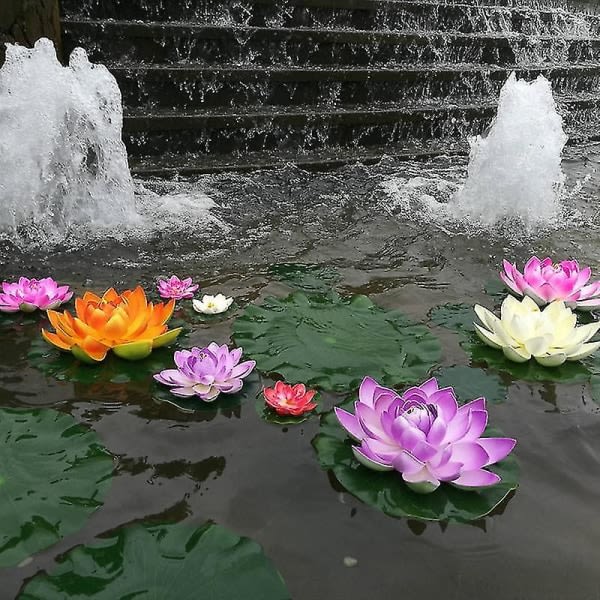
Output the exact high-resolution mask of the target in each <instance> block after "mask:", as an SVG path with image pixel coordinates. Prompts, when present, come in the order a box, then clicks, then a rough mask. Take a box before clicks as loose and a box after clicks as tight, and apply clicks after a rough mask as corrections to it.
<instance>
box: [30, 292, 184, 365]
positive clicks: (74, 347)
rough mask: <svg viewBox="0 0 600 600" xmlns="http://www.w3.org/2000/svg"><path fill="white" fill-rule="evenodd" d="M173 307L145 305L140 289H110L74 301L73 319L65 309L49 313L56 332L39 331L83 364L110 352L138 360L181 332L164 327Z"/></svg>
mask: <svg viewBox="0 0 600 600" xmlns="http://www.w3.org/2000/svg"><path fill="white" fill-rule="evenodd" d="M174 308H175V300H169V302H167V303H163V302H160V303H159V304H152V302H148V301H147V300H146V294H145V293H144V290H143V289H142V288H141V287H139V286H138V287H137V288H135V289H134V290H126V291H125V292H123V293H122V294H119V293H117V292H116V291H115V290H114V289H113V288H110V289H109V290H108V291H106V292H105V293H104V295H103V296H102V297H101V298H100V297H99V296H96V294H93V293H92V292H86V293H85V294H84V295H83V298H76V300H75V316H72V315H71V313H70V312H69V311H68V310H66V311H65V312H64V313H62V314H60V313H58V312H56V311H53V310H49V311H48V318H49V319H50V323H51V324H52V326H53V327H54V329H56V333H52V332H49V331H46V330H44V329H42V335H43V336H44V338H45V339H46V341H47V342H49V343H50V344H52V345H54V346H56V347H57V348H60V349H61V350H69V351H71V352H72V353H73V354H74V355H75V357H76V358H78V359H79V360H82V361H84V362H88V363H97V362H100V361H102V360H104V359H105V358H106V355H107V353H108V351H109V350H112V351H113V352H114V353H115V354H116V355H117V356H120V357H121V358H125V359H128V360H140V359H142V358H146V357H147V356H148V355H149V354H150V353H151V352H152V350H153V348H158V347H160V346H165V345H167V344H170V343H171V342H173V341H174V340H175V338H176V337H177V336H178V335H179V334H180V333H181V327H178V328H177V329H171V330H169V329H168V327H167V325H166V323H167V321H168V320H169V319H170V318H171V315H172V314H173V309H174Z"/></svg>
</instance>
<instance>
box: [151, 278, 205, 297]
mask: <svg viewBox="0 0 600 600" xmlns="http://www.w3.org/2000/svg"><path fill="white" fill-rule="evenodd" d="M156 287H157V288H158V293H159V294H160V297H161V298H174V299H175V300H184V299H187V298H193V297H194V292H195V291H196V290H197V289H198V288H199V287H200V286H199V285H194V283H193V282H192V278H191V277H188V278H187V279H179V277H177V276H175V275H173V276H172V277H170V278H169V279H159V281H158V284H157V286H156Z"/></svg>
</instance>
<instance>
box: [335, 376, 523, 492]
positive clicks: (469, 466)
mask: <svg viewBox="0 0 600 600" xmlns="http://www.w3.org/2000/svg"><path fill="white" fill-rule="evenodd" d="M354 408H355V410H354V414H351V413H349V412H347V411H345V410H342V409H341V408H336V409H335V414H336V416H337V418H338V420H339V422H340V423H341V425H342V427H344V429H346V431H347V432H348V433H349V434H350V436H351V437H353V438H354V439H355V440H356V441H357V442H360V445H359V446H353V448H352V450H353V452H354V456H355V457H356V458H357V460H358V461H359V462H361V463H362V464H363V465H365V466H366V467H369V468H370V469H374V470H376V471H392V470H396V471H398V472H399V473H401V474H402V478H403V479H404V481H405V482H406V484H407V485H408V486H409V487H410V488H411V489H412V490H413V491H415V492H418V493H421V494H428V493H430V492H433V491H435V490H436V489H437V488H438V487H439V485H440V483H441V482H448V483H451V484H452V485H454V486H456V487H459V488H464V489H473V488H480V487H488V486H490V485H494V484H496V483H498V482H500V480H501V479H500V477H499V476H498V475H496V473H492V472H491V471H488V470H487V469H485V467H487V466H489V465H492V464H494V463H496V462H498V461H501V460H502V459H504V458H506V456H508V454H509V453H510V452H511V451H512V449H513V448H514V446H515V444H516V441H515V440H513V439H510V438H487V437H481V435H482V433H483V432H484V430H485V428H486V426H487V422H488V413H487V410H486V408H485V399H484V398H478V399H477V400H473V401H471V402H469V403H468V404H465V405H463V406H461V407H459V406H458V404H457V402H456V397H455V395H454V390H453V389H452V388H450V387H447V388H443V389H441V390H440V389H438V384H437V381H436V380H435V379H429V380H428V381H426V382H425V383H423V384H422V385H420V386H419V387H412V388H410V389H408V390H406V392H404V394H402V395H401V396H400V395H399V394H397V393H396V392H395V391H394V390H391V389H388V388H385V387H382V386H380V385H379V384H378V383H377V382H376V381H375V380H374V379H371V378H370V377H365V379H364V380H363V382H362V384H361V386H360V390H359V400H358V401H357V402H356V403H355V404H354Z"/></svg>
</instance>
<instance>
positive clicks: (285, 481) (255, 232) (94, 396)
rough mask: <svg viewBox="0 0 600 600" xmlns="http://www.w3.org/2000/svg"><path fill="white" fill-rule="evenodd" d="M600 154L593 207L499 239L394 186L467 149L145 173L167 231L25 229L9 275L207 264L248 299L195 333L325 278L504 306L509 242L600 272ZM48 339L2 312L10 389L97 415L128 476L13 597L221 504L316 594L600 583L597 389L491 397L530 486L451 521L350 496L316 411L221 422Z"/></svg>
mask: <svg viewBox="0 0 600 600" xmlns="http://www.w3.org/2000/svg"><path fill="white" fill-rule="evenodd" d="M595 163H596V159H595V150H594V149H593V148H586V149H579V150H570V151H569V154H568V155H567V157H566V159H565V170H567V172H568V175H569V186H570V187H572V186H573V185H574V183H575V181H576V180H577V179H582V178H583V177H584V176H585V175H586V174H589V175H591V179H590V180H589V181H587V182H584V185H583V189H582V190H580V191H579V192H578V193H577V194H575V195H574V197H572V198H571V199H569V200H567V202H568V203H569V204H571V205H572V208H573V209H576V210H577V211H578V214H577V215H575V216H573V217H571V218H570V219H571V220H570V221H569V222H568V223H567V226H566V227H564V228H562V229H558V230H552V231H547V232H543V233H540V234H537V235H531V236H528V237H523V238H521V237H519V236H520V233H519V230H518V229H517V230H515V229H514V228H513V229H507V230H506V231H505V232H504V233H497V234H493V235H492V234H489V233H483V234H481V233H479V234H478V233H477V232H474V231H473V230H470V229H469V228H466V227H463V226H460V225H457V224H452V223H439V222H438V223H436V222H435V219H432V218H431V215H429V214H428V213H426V212H425V211H421V209H420V208H419V204H418V198H416V197H413V198H412V199H411V198H409V200H410V201H409V202H408V204H407V203H406V202H400V199H399V198H398V197H395V196H394V195H393V194H391V193H390V192H389V188H385V186H384V187H383V188H382V183H383V182H385V181H389V180H390V178H392V177H394V178H400V181H403V180H410V179H411V178H414V177H416V176H419V174H420V176H423V177H434V176H435V177H439V180H440V181H445V182H450V185H452V184H455V183H456V182H457V181H459V180H460V178H461V177H462V175H463V172H464V165H463V164H458V163H456V162H453V163H449V162H444V161H443V160H440V161H437V162H436V163H435V164H434V165H410V164H394V163H392V162H387V161H384V162H383V163H382V164H380V165H377V166H373V167H368V168H363V167H360V166H354V167H348V168H345V169H342V170H340V171H336V172H332V173H325V174H311V173H307V172H304V171H301V170H298V169H296V168H293V167H289V168H285V169H282V170H280V171H274V172H267V173H262V174H250V175H239V174H228V175H221V176H211V177H206V178H200V179H198V180H195V181H194V182H168V183H167V182H160V181H151V182H144V183H143V184H142V183H141V182H140V186H143V188H144V190H141V188H140V190H141V192H143V195H144V197H145V200H144V202H145V206H146V210H150V209H149V208H148V207H152V206H153V203H155V204H154V207H155V208H156V207H158V206H162V208H161V209H160V210H157V211H156V212H155V213H152V214H154V215H155V219H156V220H157V224H156V231H155V233H154V234H153V235H152V236H151V239H149V240H148V239H146V240H139V239H136V238H135V237H127V236H126V238H125V241H122V242H115V241H114V240H108V239H106V240H102V239H96V240H87V241H82V240H81V239H77V238H76V237H74V238H73V239H72V242H71V244H70V247H69V248H63V249H56V250H53V251H40V250H29V251H23V250H17V249H16V248H15V247H14V246H13V245H12V244H10V243H8V242H5V243H4V245H3V247H2V250H3V253H2V256H3V261H2V267H1V269H0V276H1V277H2V278H4V279H11V278H14V277H17V276H19V275H21V274H28V275H33V276H35V275H38V276H41V275H42V274H44V275H47V274H51V275H53V276H54V277H55V278H57V279H59V280H60V281H62V282H64V283H69V284H71V285H72V286H73V287H74V289H75V290H76V292H81V291H83V290H84V289H92V290H94V291H97V292H101V291H103V290H104V289H106V288H107V287H109V286H111V285H115V286H116V287H117V288H119V289H123V288H126V287H131V286H135V285H136V284H137V283H139V282H141V283H142V284H143V285H144V286H145V288H146V289H147V290H154V287H155V280H156V278H157V277H158V276H162V275H168V274H170V273H172V272H174V273H177V274H179V275H181V276H184V275H186V276H188V275H189V276H192V277H194V279H195V280H197V281H199V282H200V283H201V284H202V288H203V290H204V291H205V292H207V293H216V292H223V293H226V294H228V295H232V296H234V297H235V299H236V306H235V308H234V309H233V310H232V311H231V312H230V313H227V314H226V315H225V316H224V317H223V318H222V319H215V320H212V321H202V320H201V319H195V320H194V321H193V327H192V328H191V333H190V334H189V337H188V338H187V340H186V345H188V346H192V345H204V344H206V343H208V342H210V341H213V340H215V341H218V342H220V343H225V342H227V341H228V340H229V337H230V334H231V329H232V324H233V322H234V320H235V318H236V316H238V315H239V314H241V312H242V311H243V309H244V307H245V306H246V305H247V304H248V303H261V302H262V301H263V299H264V298H266V297H268V296H271V295H275V296H285V295H287V294H288V293H289V292H291V291H293V290H294V289H295V287H297V286H300V287H304V288H305V289H306V288H311V286H312V287H313V288H314V287H315V286H322V285H323V281H322V280H323V279H324V280H325V282H326V283H327V282H329V283H332V282H333V283H332V285H333V286H334V287H335V288H336V289H337V290H338V292H339V293H341V294H343V295H350V294H356V293H360V294H366V295H368V296H369V297H370V298H371V299H372V300H373V301H374V302H376V303H377V304H379V305H380V306H382V307H384V308H401V309H402V310H403V311H404V312H405V313H407V314H408V315H410V316H411V317H413V318H414V319H415V320H419V321H424V322H425V321H427V313H428V311H429V310H430V309H431V308H432V307H434V306H437V305H440V304H443V303H446V302H466V303H469V304H471V303H474V302H475V301H478V302H482V303H484V304H486V305H487V306H490V307H491V305H492V304H493V303H494V302H495V300H493V299H490V298H489V297H486V295H485V293H484V291H483V287H484V284H485V283H486V282H488V281H490V280H492V279H495V278H496V277H497V271H498V268H499V265H500V263H501V260H502V258H503V257H508V258H510V259H511V260H517V261H519V262H522V261H523V260H526V259H527V258H528V257H529V256H530V255H531V254H533V253H536V254H538V255H539V256H541V255H544V256H545V255H546V254H550V255H553V256H554V257H556V258H557V259H561V258H563V257H564V258H566V257H567V256H574V257H576V258H578V259H579V260H580V261H581V262H583V263H588V264H590V265H591V266H592V267H593V269H594V271H595V272H596V274H597V273H600V254H599V253H598V249H599V240H600V233H599V230H598V227H597V226H596V225H595V223H594V218H595V211H596V207H597V198H596V193H595V188H596V185H595V183H596V182H597V177H596V175H595V170H594V169H595ZM424 185H425V186H426V187H427V189H429V190H430V188H431V185H432V184H431V182H429V184H427V183H425V184H424ZM442 188H444V186H441V188H440V186H437V189H438V191H439V190H440V189H442ZM386 189H387V191H386ZM430 191H431V190H430ZM154 193H156V194H160V195H161V196H162V199H161V198H160V197H159V196H153V195H152V194H154ZM202 194H205V195H206V196H208V197H209V198H210V199H212V201H213V202H214V206H213V207H212V208H211V209H210V210H208V209H207V210H205V211H195V210H191V209H190V210H187V209H186V210H184V209H183V208H182V207H187V208H189V207H190V206H193V203H194V202H195V201H197V200H198V198H200V197H201V195H202ZM440 194H441V195H443V190H442V192H440ZM165 195H166V196H167V198H166V199H165ZM204 203H205V204H206V203H207V201H206V198H204ZM169 208H171V209H172V210H171V211H170V212H171V217H169V218H168V219H167V217H166V216H165V215H166V214H168V213H169ZM177 211H179V212H177ZM173 215H179V216H176V217H173ZM160 220H162V221H165V222H159V221H160ZM166 220H168V222H166ZM278 265H279V268H277V266H278ZM281 265H316V266H317V267H318V268H320V271H319V269H317V271H316V275H315V274H314V273H313V272H312V271H311V272H309V275H307V274H306V272H304V274H302V273H301V274H300V275H297V276H296V277H294V278H292V279H290V277H289V274H290V273H294V272H295V271H294V269H295V267H293V266H288V267H285V268H282V267H281ZM296 269H297V268H296ZM282 273H284V276H282ZM286 273H287V274H288V275H285V274H286ZM310 273H313V274H312V275H311V274H310ZM319 277H320V278H321V279H319ZM286 278H287V281H286ZM434 332H435V334H436V335H438V336H439V337H440V339H441V340H442V342H443V348H444V354H443V359H442V364H444V365H455V364H459V365H465V364H468V363H469V357H468V356H467V355H466V354H465V352H464V351H463V350H462V349H461V347H460V346H459V343H458V342H459V339H458V336H456V335H455V334H454V333H452V332H450V331H447V330H443V329H440V328H434ZM38 335H39V323H36V322H35V321H32V320H24V321H23V320H21V319H19V318H14V319H13V318H11V319H6V318H5V319H3V320H2V321H1V323H0V339H1V341H2V343H1V344H0V405H1V406H3V407H7V406H8V407H15V406H16V407H39V406H45V407H53V408H55V409H57V410H59V411H64V412H66V413H70V414H71V415H73V416H74V417H75V418H76V419H77V420H79V421H81V422H83V423H87V424H89V425H91V426H92V427H93V429H94V430H95V431H96V432H97V433H98V434H99V436H100V438H101V440H102V442H103V443H104V445H105V446H106V448H107V449H108V450H109V451H110V452H111V453H112V454H113V455H114V456H115V457H116V473H115V477H114V481H113V483H112V487H111V489H110V491H109V493H108V495H107V496H106V499H105V502H104V505H103V506H102V507H101V508H100V509H99V510H98V511H97V512H95V513H94V514H93V515H92V516H91V518H90V519H89V520H88V522H87V524H86V525H85V526H84V527H83V529H81V530H80V531H79V532H78V533H75V534H72V535H70V536H68V537H67V538H65V539H64V540H62V541H61V542H59V543H58V544H56V545H55V546H53V547H51V548H49V549H48V550H45V551H42V552H40V553H39V554H38V555H36V556H35V557H34V558H33V560H32V561H31V562H29V563H28V564H26V565H24V566H22V567H18V568H17V567H16V568H13V569H8V570H5V571H4V572H3V573H2V574H1V575H0V577H1V580H2V592H1V593H0V597H2V598H13V597H16V596H17V595H18V591H19V589H20V588H21V586H22V584H23V582H24V581H25V580H27V579H28V578H30V577H32V576H33V575H34V574H35V573H37V572H38V571H40V570H43V569H48V568H51V567H52V565H53V562H54V560H55V558H56V557H57V556H59V555H60V554H62V553H64V552H66V551H67V550H69V549H71V548H73V547H75V546H77V545H79V544H84V543H90V542H92V541H93V540H94V538H95V536H98V535H100V534H102V533H104V532H107V531H110V530H113V529H115V528H116V527H118V526H121V525H123V524H128V523H132V522H136V521H141V520H145V519H148V518H152V519H158V520H160V519H168V520H175V521H182V520H183V521H186V522H189V523H193V524H200V523H203V522H205V521H206V520H207V519H211V520H214V521H215V522H217V523H219V524H220V525H224V526H226V527H227V528H229V529H231V530H233V531H235V532H236V533H238V534H240V535H246V536H249V537H251V538H252V539H254V540H256V541H258V542H259V543H260V544H261V545H262V546H263V547H264V550H265V552H266V554H267V555H268V556H269V557H270V558H271V560H272V561H273V562H274V564H275V565H276V567H277V568H278V569H279V571H280V572H281V574H282V575H283V577H284V579H285V581H286V584H287V586H288V589H289V590H290V593H291V596H292V597H293V598H294V599H296V600H313V599H314V600H322V599H324V598H328V599H330V600H337V599H339V600H350V599H356V600H364V599H366V598H380V599H387V598H396V597H400V596H402V597H405V598H423V599H429V598H431V599H434V598H439V597H440V595H443V597H444V598H447V599H448V600H451V599H457V600H463V599H467V598H477V599H480V598H487V599H501V600H520V599H523V600H538V599H539V600H566V599H568V600H591V599H594V598H600V576H599V575H598V560H599V558H600V550H599V548H600V520H599V519H598V506H600V479H599V478H598V477H597V472H598V467H599V464H600V413H599V411H598V406H597V405H596V404H595V403H594V402H593V401H592V399H591V396H590V392H589V390H588V389H587V388H586V387H585V386H584V385H580V384H577V385H573V384H569V385H567V384H554V383H548V382H540V383H526V382H522V381H515V380H511V379H510V378H508V377H507V378H506V379H505V381H506V382H507V383H508V384H509V394H508V398H507V400H506V401H505V402H503V403H499V404H494V405H491V406H490V414H491V419H492V421H493V422H494V424H496V425H497V426H498V427H500V428H501V429H502V430H503V431H504V432H505V433H506V434H507V435H510V436H512V437H515V438H517V439H518V446H517V450H516V455H517V457H518V460H519V463H520V467H521V477H520V487H519V488H518V490H517V491H516V493H515V494H514V495H513V496H512V497H511V498H509V500H508V501H507V502H505V503H504V504H503V505H502V506H501V507H500V509H498V510H497V511H495V513H494V514H493V516H490V517H487V518H485V519H482V520H480V521H477V522H475V523H473V524H471V525H461V524H454V523H450V524H444V525H440V524H439V523H424V522H419V521H415V520H404V519H393V518H390V517H388V516H386V515H385V514H383V513H382V512H380V511H378V510H377V509H375V508H372V507H370V506H367V505H365V504H363V503H362V502H360V501H359V500H357V499H356V498H354V497H353V496H352V495H351V494H349V493H347V492H345V491H344V490H343V489H342V488H341V487H340V485H339V484H338V483H337V482H336V481H335V479H334V478H333V477H331V476H328V474H327V473H326V472H325V471H323V470H322V469H321V468H320V466H319V463H318V461H317V458H316V454H315V451H314V449H313V447H312V446H311V440H312V439H313V437H314V436H315V435H316V434H317V431H318V419H317V418H316V417H312V418H311V419H310V420H308V421H306V422H304V423H302V424H300V425H294V426H287V427H282V426H278V425H273V424H269V423H267V422H265V421H263V420H262V419H260V417H259V416H258V415H257V413H256V410H255V407H254V405H253V402H247V403H245V404H243V405H242V406H240V407H238V408H235V409H233V410H231V411H223V412H222V413H219V414H216V415H213V416H212V418H210V419H209V418H207V416H206V413H194V414H185V413H182V412H181V411H179V410H178V409H177V408H176V407H174V406H171V405H168V404H165V403H159V402H157V401H156V400H154V399H153V394H154V392H155V384H154V383H153V382H152V381H150V380H146V379H142V380H141V381H135V382H132V383H122V384H119V383H108V382H106V383H102V382H96V383H91V384H86V383H73V382H69V381H57V380H55V379H54V378H52V377H50V376H48V375H45V374H44V373H43V372H42V371H40V370H39V369H38V368H36V367H35V365H33V364H32V362H31V360H30V359H29V358H28V356H27V355H28V351H29V348H30V344H31V342H32V340H34V339H37V337H38ZM81 368H82V369H83V368H87V367H81ZM268 381H269V380H265V382H268ZM327 399H328V401H332V400H336V398H333V397H331V396H329V397H328V398H327ZM348 558H351V559H355V561H353V560H350V561H348ZM354 562H355V563H356V564H354V566H347V565H348V564H353V563H354ZM173 597H177V595H176V594H175V595H174V596H173ZM197 597H198V598H201V597H203V596H202V594H201V593H200V592H199V593H198V596H197Z"/></svg>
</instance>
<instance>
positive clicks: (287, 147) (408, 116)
mask: <svg viewBox="0 0 600 600" xmlns="http://www.w3.org/2000/svg"><path fill="white" fill-rule="evenodd" d="M560 106H561V108H562V110H563V111H564V116H565V125H566V127H567V129H569V131H573V132H576V131H577V132H579V134H578V135H580V136H582V135H585V136H589V135H590V132H591V133H594V132H595V131H598V125H599V120H600V111H599V110H598V108H599V107H600V97H598V96H583V97H576V98H570V97H569V98H563V99H561V101H560ZM495 112H496V105H495V102H494V101H489V102H482V103H476V104H464V103H463V104H451V103H447V104H440V103H431V104H426V103H423V102H414V103H405V104H392V105H388V106H377V107H374V106H369V105H365V106H356V107H348V108H338V109H332V108H331V107H327V106H310V107H308V106H305V107H289V108H287V109H283V107H277V108H275V109H273V108H270V107H264V106H260V107H255V108H251V107H246V108H245V109H244V110H234V109H230V110H218V111H217V110H215V111H203V112H194V113H186V114H181V113H177V112H168V111H161V112H155V113H152V114H146V113H140V114H131V113H130V114H127V115H125V118H124V132H123V135H124V140H125V143H126V144H127V147H128V150H129V152H130V154H131V155H132V156H143V155H150V154H163V153H169V152H170V153H173V154H186V153H190V152H191V153H204V154H208V155H211V154H221V155H223V154H231V155H232V156H235V155H237V156H242V155H245V154H247V153H249V152H265V151H275V150H278V151H285V152H290V153H299V154H301V153H304V152H310V151H315V150H320V149H326V148H328V147H336V146H337V147H342V148H344V147H346V148H353V147H354V148H357V147H364V148H368V147H371V146H397V147H399V148H402V147H403V145H404V144H406V143H409V144H410V143H412V142H414V143H424V142H428V141H431V140H449V139H455V140H465V139H466V138H467V137H469V136H471V135H475V134H478V133H481V132H483V131H485V129H486V128H487V127H488V126H489V124H490V122H491V120H492V118H493V116H494V115H495ZM582 132H585V133H582Z"/></svg>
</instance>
